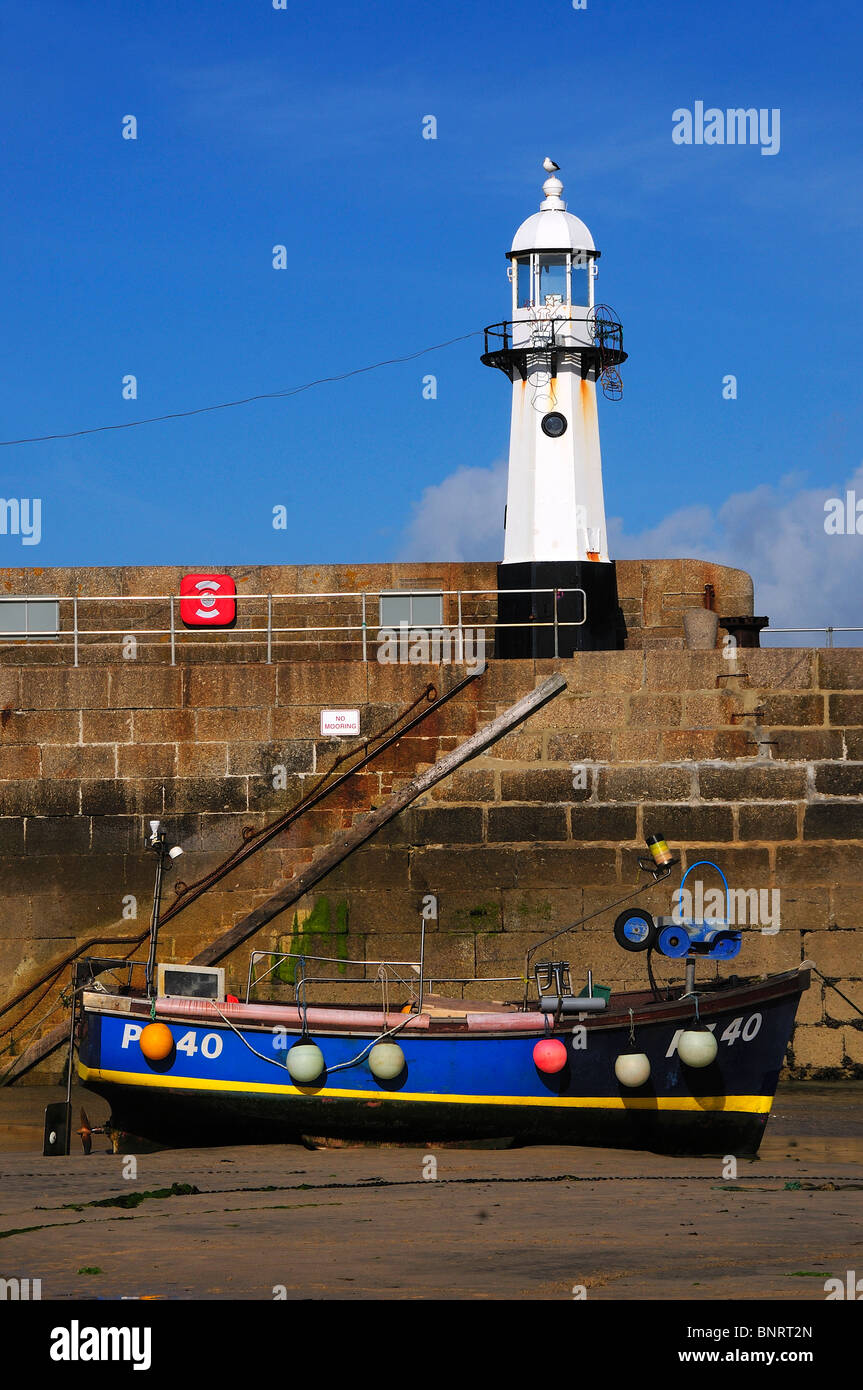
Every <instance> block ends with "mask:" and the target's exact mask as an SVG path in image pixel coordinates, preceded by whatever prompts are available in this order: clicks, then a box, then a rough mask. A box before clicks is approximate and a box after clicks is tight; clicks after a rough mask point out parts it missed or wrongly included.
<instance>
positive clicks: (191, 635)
mask: <svg viewBox="0 0 863 1390" xmlns="http://www.w3.org/2000/svg"><path fill="white" fill-rule="evenodd" d="M402 593H404V594H410V593H414V594H429V595H434V596H435V597H439V598H440V599H441V600H442V601H443V600H444V599H447V598H455V599H456V600H457V613H458V617H457V621H456V622H454V623H452V622H446V621H445V620H444V617H443V614H442V616H441V621H440V622H439V623H434V624H432V625H431V626H428V627H427V626H424V625H422V624H420V623H413V624H408V623H404V622H403V623H399V624H397V625H392V624H386V623H381V622H380V616H379V615H378V617H379V620H378V622H377V623H376V624H370V623H369V621H368V616H369V615H368V609H367V604H368V600H369V599H370V598H371V599H375V598H377V599H379V600H380V599H381V598H388V597H391V596H393V595H400V594H402ZM501 594H510V595H517V594H528V595H531V596H534V597H536V596H541V595H546V596H548V595H551V596H552V599H553V615H552V617H551V618H550V619H547V620H536V619H533V620H530V621H527V622H501V621H499V620H498V618H497V617H496V616H495V617H492V616H490V615H489V616H485V615H480V616H478V617H475V618H474V619H473V620H472V621H470V620H469V621H465V614H464V609H463V601H464V599H465V598H479V597H486V598H493V599H499V598H500V595H501ZM564 594H581V597H582V616H581V617H580V618H579V619H577V620H572V619H562V618H560V616H559V613H558V600H559V599H560V598H561V597H562V596H563V595H564ZM178 597H179V598H180V601H181V603H182V600H183V598H184V597H185V596H184V595H177V594H73V595H57V594H51V595H40V594H26V595H8V594H0V604H3V603H21V602H22V601H28V600H30V601H38V600H40V599H43V600H45V601H50V602H52V603H56V604H57V605H58V608H59V605H60V604H71V605H72V628H71V631H70V630H69V629H65V630H64V629H63V628H62V627H61V625H60V622H59V621H58V625H57V628H56V629H54V628H51V629H48V628H40V629H36V630H34V631H28V632H22V633H20V634H17V633H4V632H2V631H0V645H4V644H9V645H11V644H13V643H20V642H25V643H26V642H33V641H34V640H36V641H38V640H39V639H45V640H51V641H52V642H57V641H58V640H60V641H63V640H66V641H69V640H71V642H72V647H73V665H75V666H78V665H79V663H80V647H81V645H82V643H83V644H84V645H86V644H87V643H88V642H90V641H92V640H93V639H95V638H118V639H119V638H126V637H142V638H156V639H158V638H162V637H168V638H170V653H171V656H170V664H171V665H172V666H175V665H176V664H177V644H178V639H179V638H181V637H183V638H185V639H186V641H187V642H188V643H194V642H195V641H196V640H198V641H200V640H201V639H202V638H203V639H204V640H205V641H208V642H209V641H211V640H212V639H213V636H214V634H215V635H216V636H217V637H220V638H222V639H223V640H224V641H227V642H238V641H239V642H244V641H249V640H251V639H253V638H255V637H261V638H265V639H266V651H267V655H266V663H267V665H272V663H273V640H274V638H277V637H291V638H294V637H298V638H304V639H306V640H305V641H300V642H299V643H298V645H304V646H305V645H320V643H321V641H330V640H338V637H336V638H333V637H331V636H330V634H338V636H340V637H344V636H347V637H349V638H350V637H351V636H352V635H353V634H358V635H359V640H360V644H361V648H362V659H363V661H365V662H367V661H368V659H369V651H368V635H369V629H370V627H371V630H372V631H377V632H382V631H400V630H401V629H405V630H406V631H407V632H408V633H415V632H428V633H430V634H431V635H432V636H434V635H435V634H436V633H444V632H447V633H454V634H457V638H458V657H457V658H456V659H457V660H463V659H464V635H465V631H466V630H467V631H470V630H471V629H474V628H478V627H481V628H482V629H483V631H484V630H485V629H486V628H490V629H491V630H492V632H496V631H497V630H498V629H501V630H503V629H507V628H528V629H533V628H539V627H548V628H553V629H554V632H555V652H556V651H557V648H558V641H557V636H558V629H559V628H561V627H582V626H583V625H584V624H585V623H586V621H587V595H586V593H585V591H584V590H583V589H581V588H563V589H561V588H554V587H544V588H538V589H528V588H525V589H437V588H435V589H427V590H423V589H414V590H412V589H410V588H408V587H405V588H403V589H394V588H389V589H366V590H362V591H357V590H333V591H325V592H321V593H285V594H274V593H267V594H257V593H256V594H249V593H247V594H232V595H230V597H231V598H232V599H233V600H234V601H235V602H236V603H238V604H243V603H247V602H258V603H260V604H261V605H262V606H265V607H266V616H267V622H266V626H265V627H264V626H257V625H255V626H252V627H241V628H230V629H226V628H212V629H207V628H205V627H201V628H198V627H192V628H188V629H187V628H184V627H178V624H177V614H176V604H177V599H178ZM226 597H227V596H226ZM326 599H346V600H350V601H353V602H358V603H359V606H360V613H359V621H358V622H348V623H336V624H315V625H313V626H309V625H299V626H295V625H278V624H277V623H275V622H274V604H275V603H277V602H280V601H282V602H292V603H296V602H300V603H306V602H308V601H314V600H326ZM83 603H100V604H103V605H105V604H117V605H122V604H125V603H132V604H135V603H150V604H152V603H161V604H167V605H168V609H169V626H168V627H166V628H165V627H155V628H153V627H135V626H130V625H126V626H124V627H115V628H103V627H82V626H81V622H80V616H79V605H80V604H83ZM442 606H443V604H442ZM181 612H182V609H181ZM205 634H206V635H205Z"/></svg>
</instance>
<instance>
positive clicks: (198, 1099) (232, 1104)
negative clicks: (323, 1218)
mask: <svg viewBox="0 0 863 1390" xmlns="http://www.w3.org/2000/svg"><path fill="white" fill-rule="evenodd" d="M657 843H659V844H660V845H661V846H662V851H664V855H665V858H664V861H663V862H662V863H659V862H658V859H659V858H661V857H662V853H660V854H659V855H657V854H656V853H655V852H654V846H653V845H652V846H651V854H652V855H653V856H654V857H653V859H652V860H649V861H646V863H644V862H643V864H642V867H644V868H646V869H647V871H648V873H649V875H650V883H649V884H648V885H647V886H650V884H655V883H658V882H661V881H662V880H663V879H664V878H666V877H667V876H668V874H669V873H670V871H671V867H672V866H673V864H674V863H676V862H677V861H676V860H674V859H673V856H671V854H670V852H669V851H668V850H667V846H664V842H657ZM641 891H643V890H642V889H641V888H639V889H637V890H636V893H637V892H641ZM626 896H627V897H631V896H635V895H634V894H628V895H626ZM619 901H623V900H619ZM616 905H617V904H612V905H611V906H612V907H614V906H616ZM594 915H597V914H591V916H594ZM585 920H587V919H581V922H582V923H583V922H584V921H585ZM574 925H576V926H577V925H581V923H577V924H574ZM571 930H572V926H570V927H567V928H566V929H565V931H567V932H568V931H571ZM562 934H563V932H558V933H555V934H554V936H553V937H551V938H549V941H552V942H553V941H554V940H556V939H557V937H558V936H560V935H562ZM614 934H615V937H616V938H617V940H618V942H619V944H620V945H621V947H622V948H623V949H625V950H629V951H638V952H644V953H645V957H646V964H647V974H648V979H647V981H646V985H647V987H646V988H645V989H643V990H639V991H634V992H632V991H630V992H623V993H619V994H612V993H611V992H610V991H609V990H608V989H607V988H602V987H600V986H598V985H594V981H593V976H592V974H591V972H590V970H589V969H588V967H587V962H584V964H583V965H581V964H580V966H579V969H580V970H581V971H583V973H582V974H581V975H579V976H578V977H577V978H584V977H585V976H586V978H587V984H586V985H585V986H582V987H579V988H578V989H574V988H573V985H572V978H573V970H574V967H573V966H572V963H571V962H568V961H564V960H553V959H548V960H542V961H538V962H535V961H534V960H533V959H532V956H533V954H534V953H536V952H537V950H538V948H537V947H533V948H532V950H531V953H529V956H528V960H527V961H526V963H525V970H524V972H523V974H522V975H521V976H518V977H510V979H509V980H506V981H505V980H494V981H489V980H485V981H482V982H480V981H469V980H458V981H449V982H446V981H440V980H439V979H437V978H435V977H433V976H432V975H430V974H429V972H428V970H427V963H426V938H425V922H424V921H423V922H422V925H421V928H420V933H419V940H418V947H419V949H418V952H417V959H416V960H414V961H371V962H369V961H365V962H356V963H354V962H349V961H344V960H341V959H339V960H328V959H327V958H325V957H312V956H309V955H304V954H300V953H291V952H285V953H274V952H266V951H254V952H253V953H252V955H251V958H250V962H249V969H248V974H247V984H246V991H245V998H243V999H242V1000H241V999H238V998H235V997H234V996H227V995H226V993H225V977H224V971H223V969H222V968H221V967H199V966H189V965H182V964H180V965H171V964H161V965H159V966H158V967H156V968H155V974H154V969H153V968H154V965H155V962H154V959H153V955H152V952H151V959H150V961H149V962H148V968H147V979H146V981H145V983H144V985H139V986H136V985H135V983H134V979H133V976H134V971H135V969H136V968H138V967H139V966H142V965H143V963H142V962H139V963H130V962H129V961H122V962H121V961H116V960H107V961H106V960H104V959H99V958H90V959H89V960H86V961H83V962H80V963H79V965H78V967H77V970H78V976H77V989H76V997H77V998H78V999H79V1000H80V1005H79V1012H78V1018H77V1022H76V1024H75V1025H74V1029H75V1034H76V1037H77V1047H78V1076H79V1078H80V1080H81V1082H82V1083H83V1085H84V1086H85V1087H87V1088H89V1089H91V1090H92V1091H94V1092H97V1093H98V1094H99V1095H101V1096H103V1097H104V1098H105V1099H106V1100H107V1101H108V1102H109V1104H110V1107H111V1121H110V1126H109V1127H110V1128H111V1129H113V1131H114V1132H123V1133H124V1134H127V1135H131V1136H137V1137H140V1138H142V1139H145V1140H149V1141H151V1142H155V1143H158V1144H165V1145H195V1146H197V1145H210V1144H235V1143H241V1142H257V1143H261V1142H285V1141H303V1140H305V1141H308V1140H309V1139H313V1140H324V1141H326V1140H328V1139H329V1140H353V1141H360V1142H362V1141H371V1142H384V1143H399V1142H401V1143H414V1144H422V1145H429V1146H431V1145H434V1144H435V1143H461V1144H479V1143H488V1142H496V1143H509V1144H574V1145H588V1146H602V1147H614V1148H629V1149H649V1150H654V1151H658V1152H666V1153H688V1154H736V1155H740V1156H744V1155H752V1154H755V1153H756V1152H757V1150H758V1147H759V1144H760V1143H761V1139H762V1136H763V1134H764V1130H765V1126H766V1123H767V1119H768V1116H769V1114H770V1109H771V1105H772V1103H773V1099H774V1095H775V1092H776V1087H777V1083H778V1079H779V1073H780V1069H781V1067H782V1063H783V1060H784V1056H785V1051H786V1047H787V1045H788V1042H789V1038H790V1036H791V1031H792V1028H793V1024H794V1018H795V1014H796V1010H797V1006H798V1003H799V1000H800V997H801V994H802V992H803V991H804V990H805V989H806V988H807V987H808V985H809V971H808V968H807V963H804V965H802V966H801V967H800V968H798V969H796V970H791V971H786V972H784V973H781V974H775V975H768V976H765V977H761V978H758V979H749V980H747V979H742V978H739V977H737V976H731V977H726V978H717V977H715V976H713V977H711V978H709V979H704V980H701V981H696V965H697V963H698V962H699V961H700V960H703V959H704V958H707V959H709V960H721V959H730V958H733V957H734V956H735V955H736V954H737V953H738V951H739V950H740V946H741V932H739V931H734V930H730V929H728V928H727V926H726V925H725V924H723V923H719V924H718V925H717V924H716V923H715V922H713V923H703V922H702V923H689V924H681V923H680V922H677V921H674V920H672V919H662V918H660V919H658V920H656V921H655V920H654V919H653V918H652V917H651V916H650V915H649V914H648V913H645V912H642V911H639V910H636V911H633V910H629V911H627V912H623V913H621V914H620V915H619V917H618V918H617V921H616V922H615V927H614ZM590 935H593V933H591V934H590ZM433 939H434V938H433V937H430V941H432V942H433ZM585 939H589V937H585V936H582V937H581V938H580V940H582V941H583V940H585ZM153 944H154V945H155V938H154V943H153ZM546 944H547V943H539V947H542V946H544V945H546ZM656 951H659V953H660V954H662V955H665V956H667V957H671V958H678V959H679V960H680V962H681V965H682V967H683V971H684V977H683V979H682V980H681V981H680V982H678V983H676V984H672V985H669V984H667V983H662V984H661V985H657V983H656V981H655V979H654V972H653V970H652V968H651V957H652V955H653V953H654V952H656ZM354 964H355V965H356V966H357V968H358V969H359V968H361V969H362V971H363V973H364V976H365V978H366V979H367V981H368V986H369V989H370V990H371V991H372V992H373V996H374V997H372V998H371V999H369V1000H368V1001H367V1002H363V1003H357V1002H342V1003H340V1002H333V1001H332V998H330V1001H329V1002H327V990H328V989H329V991H330V995H331V996H332V994H333V993H336V992H337V989H338V987H339V986H340V985H343V984H344V982H345V971H346V969H347V967H348V966H353V965H354ZM123 972H125V979H123V980H120V981H119V982H118V976H119V975H120V974H122V973H123ZM277 976H281V978H282V980H284V979H286V978H287V979H288V981H289V987H288V992H289V994H290V995H291V997H290V998H288V999H285V998H284V997H282V998H281V999H279V998H275V997H272V994H271V997H269V998H267V997H266V994H267V989H268V988H269V987H271V986H274V987H275V988H274V990H273V992H276V993H277V992H278V989H282V991H283V992H284V986H283V985H276V977H277ZM111 979H113V981H114V983H113V984H112V983H111ZM441 983H449V985H450V987H451V989H452V986H453V985H455V991H454V992H450V993H448V994H444V993H441V992H438V990H437V986H438V985H440V984H441ZM490 990H491V991H492V992H495V993H498V994H500V995H502V996H503V997H502V998H499V999H489V998H485V997H482V996H483V995H484V994H486V993H488V992H489V991H490ZM508 990H509V991H511V995H512V997H509V998H507V997H506V996H507V993H508ZM472 991H473V993H472ZM318 993H320V994H321V996H322V997H321V998H320V999H318V998H315V996H316V995H317V994H318Z"/></svg>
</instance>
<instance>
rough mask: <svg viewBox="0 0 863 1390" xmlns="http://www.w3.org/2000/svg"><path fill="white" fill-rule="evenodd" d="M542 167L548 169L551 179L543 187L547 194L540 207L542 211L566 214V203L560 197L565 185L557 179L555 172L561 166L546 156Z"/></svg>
mask: <svg viewBox="0 0 863 1390" xmlns="http://www.w3.org/2000/svg"><path fill="white" fill-rule="evenodd" d="M542 167H543V169H546V170H547V171H548V174H549V177H548V178H547V179H546V181H545V183H544V184H543V185H542V191H543V193H544V194H545V201H544V202H542V203H540V205H539V206H540V209H541V211H543V212H565V211H566V203H565V202H564V201H563V199H562V198H561V196H560V195H561V193H562V192H563V184H562V183H561V181H560V179H559V178H558V177H557V174H556V173H555V170H556V169H559V168H560V165H559V164H555V162H554V160H553V159H549V158H548V156H546V157H545V159H544V160H543V161H542Z"/></svg>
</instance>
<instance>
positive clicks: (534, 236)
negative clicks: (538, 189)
mask: <svg viewBox="0 0 863 1390" xmlns="http://www.w3.org/2000/svg"><path fill="white" fill-rule="evenodd" d="M542 191H543V193H544V194H545V199H544V200H543V202H541V203H540V205H539V212H535V213H534V214H533V216H532V217H528V218H527V219H526V221H524V222H522V224H521V226H520V227H519V229H518V231H517V232H516V234H515V236H514V237H513V239H512V248H511V250H510V253H509V254H510V255H511V256H515V255H521V254H523V253H524V252H525V251H595V250H596V247H595V246H594V244H593V237H592V236H591V235H590V232H589V230H588V228H587V227H586V226H585V225H584V223H583V222H582V220H581V218H580V217H575V216H573V214H572V213H571V212H567V210H566V203H565V202H564V201H563V199H562V198H561V196H560V195H561V193H562V192H563V184H562V183H561V181H560V179H558V178H555V177H554V176H553V175H552V177H551V178H548V179H546V181H545V183H544V184H543V185H542Z"/></svg>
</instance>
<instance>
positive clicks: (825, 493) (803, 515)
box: [608, 465, 863, 644]
mask: <svg viewBox="0 0 863 1390" xmlns="http://www.w3.org/2000/svg"><path fill="white" fill-rule="evenodd" d="M799 484H800V476H799V475H794V474H791V475H789V476H788V477H786V478H783V479H782V481H781V482H780V483H779V485H778V486H775V487H774V486H772V485H770V484H766V483H765V484H762V485H761V486H759V487H756V488H753V489H752V490H751V491H750V492H737V493H733V494H732V495H731V496H730V497H729V498H728V499H727V500H726V501H725V502H723V503H722V505H721V506H720V507H718V508H717V509H715V510H714V509H713V508H711V507H706V506H694V507H682V508H680V509H679V510H678V511H676V512H672V513H671V514H670V515H669V516H667V517H665V518H664V519H663V520H662V521H661V522H659V523H658V524H657V525H656V526H653V527H650V528H648V529H647V530H645V531H641V532H638V533H635V534H627V533H626V531H625V530H624V526H623V522H622V521H621V519H620V518H619V517H613V518H610V520H609V526H608V531H609V548H610V551H611V554H612V555H614V556H616V557H617V558H619V559H633V560H636V559H637V560H646V559H656V558H660V557H668V558H674V557H678V556H681V557H688V558H692V559H703V560H714V561H716V562H717V563H718V564H722V565H731V566H733V567H734V568H735V569H742V570H746V571H747V572H748V573H749V574H751V575H752V578H753V580H754V581H755V612H756V613H766V614H767V615H768V616H769V618H770V622H771V625H772V626H774V627H794V626H802V627H815V626H817V625H819V624H820V625H822V626H824V625H825V624H827V623H830V624H831V625H832V626H848V627H851V626H859V627H863V599H861V594H863V536H858V535H850V536H844V535H843V536H833V535H828V534H827V533H826V531H825V530H824V519H825V511H824V504H825V502H826V501H827V500H828V498H830V497H841V498H843V499H844V497H845V494H846V492H854V493H856V496H857V498H858V499H861V500H863V465H861V466H860V467H859V468H858V469H857V471H856V472H855V473H854V474H853V475H852V476H851V477H850V478H848V479H847V481H846V482H844V483H842V484H841V485H840V486H839V487H838V488H835V487H829V486H827V487H818V488H804V487H801V486H800V485H799ZM859 640H860V639H859V637H858V638H857V639H855V638H854V637H853V636H851V637H850V643H852V644H853V643H855V641H859Z"/></svg>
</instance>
